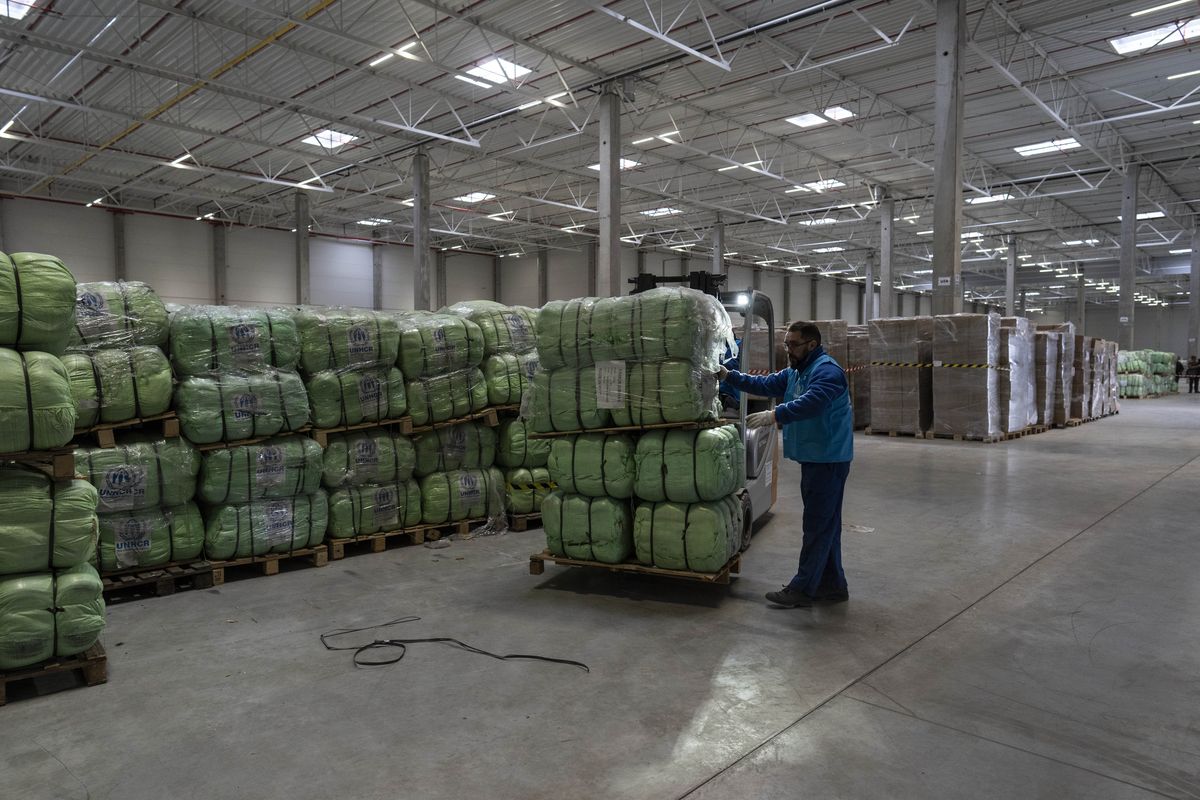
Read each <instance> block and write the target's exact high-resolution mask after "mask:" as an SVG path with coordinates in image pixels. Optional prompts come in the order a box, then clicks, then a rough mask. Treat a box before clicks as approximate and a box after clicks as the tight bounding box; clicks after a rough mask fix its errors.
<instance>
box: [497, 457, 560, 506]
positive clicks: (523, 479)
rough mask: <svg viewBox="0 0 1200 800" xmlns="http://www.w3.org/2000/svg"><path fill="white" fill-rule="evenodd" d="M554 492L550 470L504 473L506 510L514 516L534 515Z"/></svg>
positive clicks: (541, 468) (511, 470) (524, 470)
mask: <svg viewBox="0 0 1200 800" xmlns="http://www.w3.org/2000/svg"><path fill="white" fill-rule="evenodd" d="M553 490H554V482H553V481H552V480H551V479H550V470H548V469H546V468H545V467H532V468H528V469H526V468H524V467H518V468H516V469H510V470H508V471H507V472H505V473H504V491H505V495H506V497H507V500H508V510H509V511H511V512H512V513H514V514H536V513H537V512H539V511H541V510H542V503H544V502H545V500H546V497H547V496H548V495H549V494H550V492H552V491H553Z"/></svg>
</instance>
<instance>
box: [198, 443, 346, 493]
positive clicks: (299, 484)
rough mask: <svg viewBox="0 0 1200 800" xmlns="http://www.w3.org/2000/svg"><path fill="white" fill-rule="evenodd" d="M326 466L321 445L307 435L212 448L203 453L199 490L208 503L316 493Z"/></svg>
mask: <svg viewBox="0 0 1200 800" xmlns="http://www.w3.org/2000/svg"><path fill="white" fill-rule="evenodd" d="M324 468H325V460H324V454H323V453H322V451H321V446H320V445H319V444H317V443H316V442H314V441H313V440H312V439H310V438H308V437H307V436H283V437H280V438H278V439H269V440H267V441H265V442H261V443H259V444H248V445H241V446H239V447H229V448H225V449H222V450H210V451H208V452H206V453H205V454H204V456H203V463H202V466H201V468H200V484H199V489H198V492H197V493H198V495H199V497H200V499H201V500H203V501H204V502H205V503H249V502H250V501H251V500H263V499H276V498H281V497H295V496H296V495H301V494H312V493H313V492H315V491H316V490H317V489H319V488H320V486H321V475H322V473H323V472H324Z"/></svg>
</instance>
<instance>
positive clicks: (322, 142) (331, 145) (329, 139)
mask: <svg viewBox="0 0 1200 800" xmlns="http://www.w3.org/2000/svg"><path fill="white" fill-rule="evenodd" d="M0 2H2V0H0ZM357 141H358V137H357V136H351V135H350V134H348V133H342V132H341V131H335V130H333V129H332V128H325V129H323V130H319V131H317V132H316V133H314V134H313V135H312V136H307V137H305V138H303V139H301V140H300V144H311V145H313V146H314V147H324V148H325V149H326V150H337V149H338V148H339V147H343V146H345V145H348V144H350V143H351V142H357Z"/></svg>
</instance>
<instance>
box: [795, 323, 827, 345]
mask: <svg viewBox="0 0 1200 800" xmlns="http://www.w3.org/2000/svg"><path fill="white" fill-rule="evenodd" d="M788 333H798V334H800V335H801V336H802V337H803V338H805V339H812V340H813V341H814V342H816V343H817V344H820V343H821V329H820V328H818V327H817V326H816V325H813V324H812V323H811V322H793V323H792V324H791V325H788Z"/></svg>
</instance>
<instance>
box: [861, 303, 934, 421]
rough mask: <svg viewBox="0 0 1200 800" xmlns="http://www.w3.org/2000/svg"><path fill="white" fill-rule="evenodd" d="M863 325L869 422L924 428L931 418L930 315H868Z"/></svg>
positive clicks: (931, 324)
mask: <svg viewBox="0 0 1200 800" xmlns="http://www.w3.org/2000/svg"><path fill="white" fill-rule="evenodd" d="M867 331H868V337H869V340H870V341H869V346H870V353H871V361H870V364H871V369H870V381H871V406H870V408H871V427H872V428H873V429H874V430H877V431H895V432H896V433H913V434H917V433H924V432H925V431H927V430H929V427H930V424H931V422H932V419H933V374H932V361H933V358H932V347H933V317H904V318H891V319H873V320H871V321H870V322H869V323H867Z"/></svg>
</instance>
